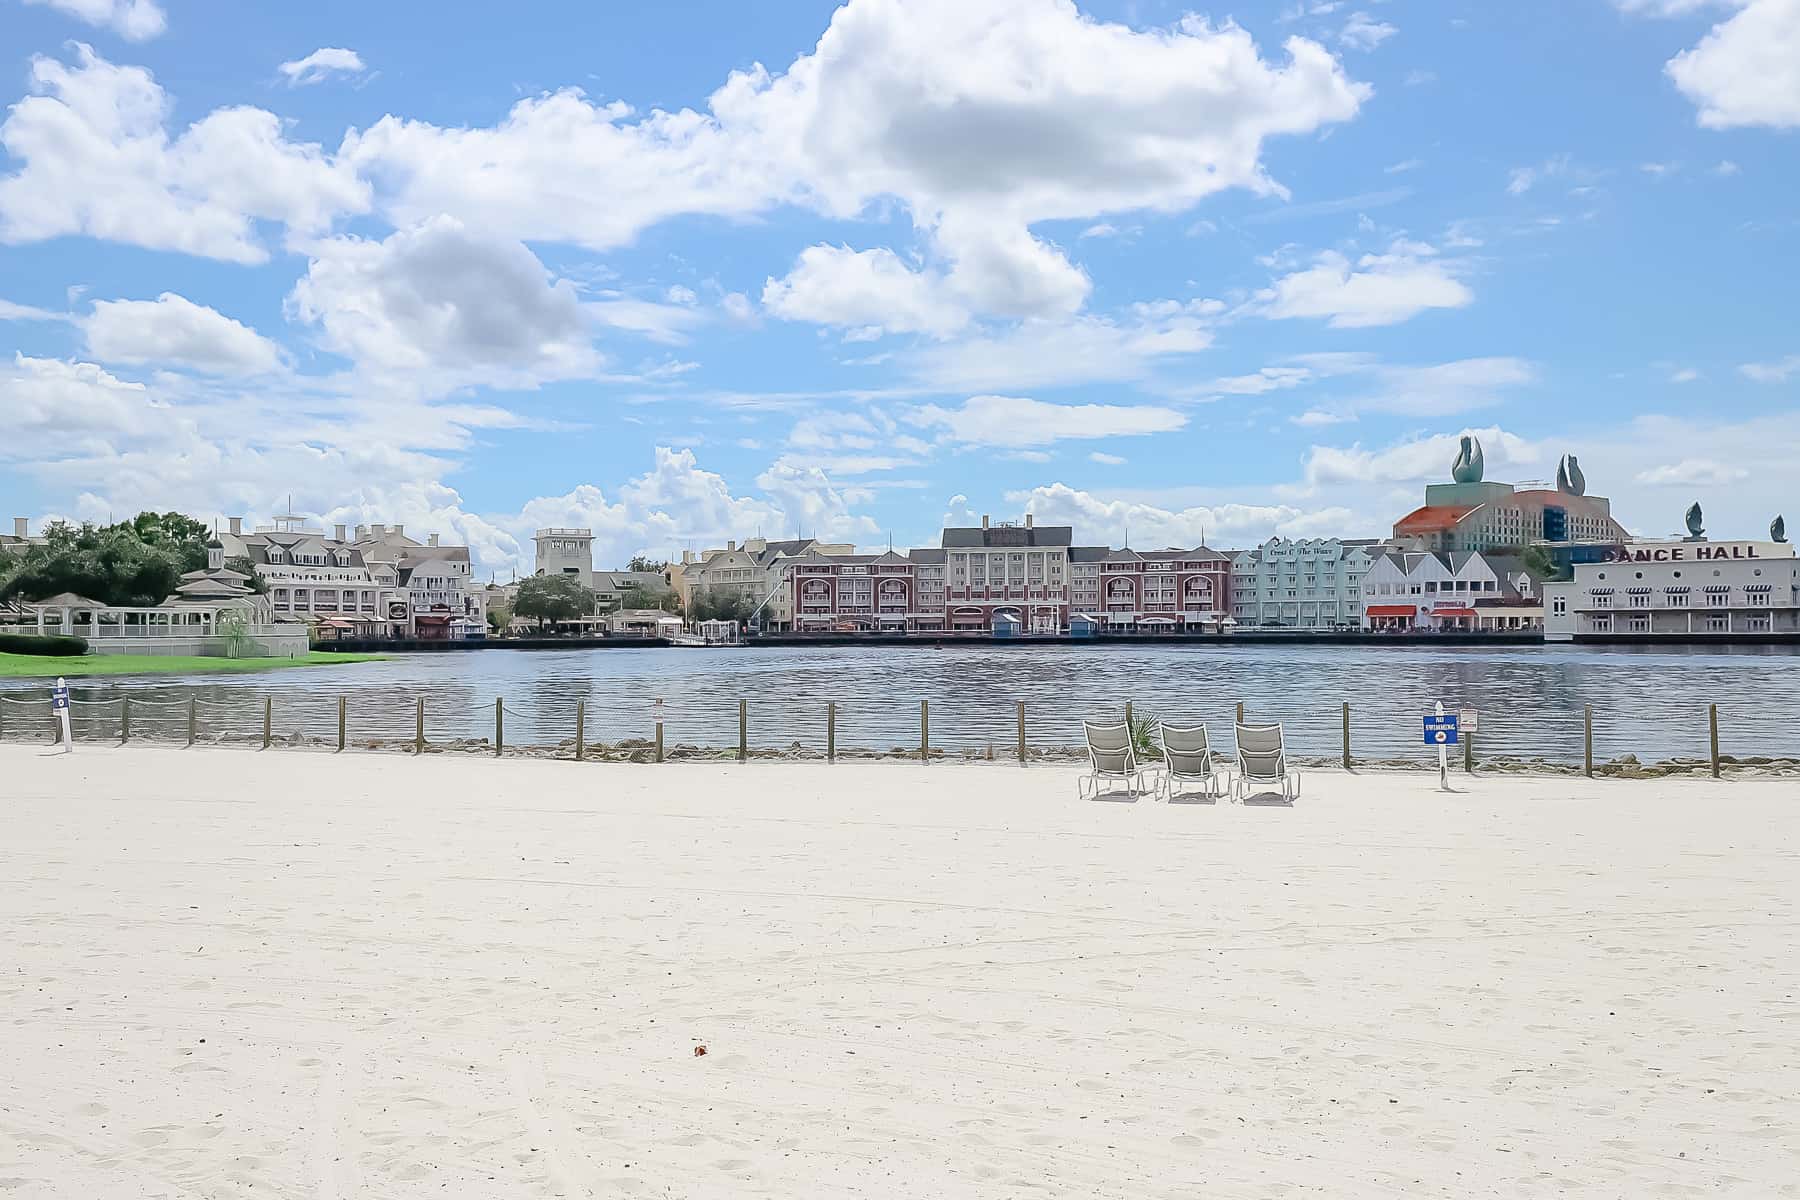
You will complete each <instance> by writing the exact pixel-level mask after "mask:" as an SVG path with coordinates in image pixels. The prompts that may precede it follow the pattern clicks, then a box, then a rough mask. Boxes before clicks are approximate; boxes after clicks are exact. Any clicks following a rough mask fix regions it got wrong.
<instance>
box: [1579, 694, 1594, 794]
mask: <svg viewBox="0 0 1800 1200" xmlns="http://www.w3.org/2000/svg"><path fill="white" fill-rule="evenodd" d="M1581 741H1582V747H1583V749H1582V763H1583V768H1584V770H1585V771H1586V772H1587V777H1588V778H1589V779H1592V778H1593V777H1594V706H1593V705H1591V704H1584V705H1582V706H1581Z"/></svg>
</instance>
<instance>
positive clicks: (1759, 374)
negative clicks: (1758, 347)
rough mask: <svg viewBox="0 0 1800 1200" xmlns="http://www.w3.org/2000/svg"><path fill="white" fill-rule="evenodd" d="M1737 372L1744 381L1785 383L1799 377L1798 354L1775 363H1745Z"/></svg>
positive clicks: (1799, 357) (1799, 359) (1799, 356)
mask: <svg viewBox="0 0 1800 1200" xmlns="http://www.w3.org/2000/svg"><path fill="white" fill-rule="evenodd" d="M1738 371H1739V373H1741V374H1742V375H1743V376H1744V378H1745V379H1750V380H1754V381H1755V382H1757V383H1786V382H1787V381H1788V380H1790V379H1792V378H1794V377H1795V376H1796V375H1800V354H1790V355H1788V356H1787V357H1786V358H1783V359H1777V360H1776V361H1775V362H1766V363H1745V364H1744V365H1742V366H1741V367H1739V368H1738Z"/></svg>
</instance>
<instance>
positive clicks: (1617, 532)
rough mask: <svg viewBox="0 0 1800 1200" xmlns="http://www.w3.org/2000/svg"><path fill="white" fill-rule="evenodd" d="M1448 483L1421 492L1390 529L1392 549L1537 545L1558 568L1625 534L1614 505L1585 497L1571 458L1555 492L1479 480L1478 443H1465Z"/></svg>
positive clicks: (1595, 555)
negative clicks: (1550, 555)
mask: <svg viewBox="0 0 1800 1200" xmlns="http://www.w3.org/2000/svg"><path fill="white" fill-rule="evenodd" d="M1462 441H1463V448H1462V453H1461V455H1459V456H1458V458H1457V461H1456V465H1455V466H1454V467H1453V468H1452V470H1451V482H1449V483H1434V484H1430V485H1428V486H1427V487H1426V488H1425V503H1424V505H1423V506H1421V507H1419V508H1416V509H1414V510H1413V511H1412V512H1410V513H1407V514H1406V515H1405V516H1404V517H1401V518H1400V519H1399V520H1398V521H1396V522H1394V534H1393V537H1392V538H1391V539H1390V541H1391V543H1392V544H1393V545H1395V546H1398V547H1400V548H1402V549H1406V550H1429V551H1446V552H1454V551H1459V550H1494V549H1523V548H1524V547H1526V546H1534V545H1541V546H1545V547H1547V548H1551V549H1552V550H1553V551H1555V555H1554V557H1556V558H1557V559H1558V561H1560V562H1565V563H1567V562H1575V561H1582V560H1584V559H1592V558H1599V557H1603V556H1604V554H1605V553H1606V551H1607V548H1608V547H1611V546H1616V545H1618V544H1619V543H1620V542H1623V541H1624V540H1625V539H1626V538H1627V537H1628V536H1629V535H1628V534H1627V533H1626V532H1625V528H1624V526H1622V525H1620V524H1619V523H1618V522H1617V521H1615V520H1613V516H1612V503H1611V502H1610V501H1609V500H1607V499H1606V498H1605V497H1603V496H1589V495H1588V494H1587V482H1586V480H1585V479H1583V478H1582V476H1581V468H1580V467H1579V465H1577V463H1576V461H1575V459H1574V458H1573V457H1572V456H1571V457H1566V458H1564V459H1563V461H1562V464H1561V466H1560V467H1559V468H1558V472H1557V475H1558V477H1557V482H1556V485H1555V486H1554V487H1552V486H1551V485H1548V484H1544V483H1537V482H1529V483H1521V484H1517V485H1514V484H1510V483H1489V482H1484V481H1483V479H1482V471H1483V465H1482V456H1481V443H1480V442H1479V441H1478V440H1477V439H1476V438H1474V437H1464V438H1463V439H1462Z"/></svg>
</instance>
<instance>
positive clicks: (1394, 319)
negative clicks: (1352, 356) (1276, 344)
mask: <svg viewBox="0 0 1800 1200" xmlns="http://www.w3.org/2000/svg"><path fill="white" fill-rule="evenodd" d="M1458 273H1459V268H1458V266H1457V265H1456V264H1455V263H1452V262H1447V261H1445V260H1443V259H1440V258H1438V257H1437V251H1436V249H1435V248H1434V247H1432V246H1428V245H1424V244H1422V243H1417V242H1396V243H1394V245H1393V246H1392V247H1390V248H1389V250H1388V252H1387V253H1385V254H1364V255H1362V256H1361V257H1359V258H1357V259H1355V260H1354V261H1353V260H1351V259H1350V258H1348V257H1347V256H1345V255H1343V254H1340V253H1338V252H1337V251H1335V250H1328V251H1326V252H1325V253H1323V254H1320V255H1319V256H1318V258H1317V259H1315V260H1314V262H1313V264H1312V265H1311V266H1310V267H1307V268H1305V269H1303V270H1298V271H1293V272H1291V273H1289V274H1287V275H1284V276H1282V277H1281V278H1279V279H1277V280H1276V281H1275V282H1274V284H1273V285H1272V286H1270V287H1269V288H1267V289H1265V290H1263V291H1261V292H1259V293H1257V296H1256V302H1255V307H1256V309H1257V310H1258V311H1260V312H1261V313H1262V314H1264V315H1266V316H1269V317H1276V318H1284V317H1311V318H1315V319H1323V320H1324V321H1326V323H1327V324H1329V325H1330V326H1331V327H1332V328H1334V329H1360V328H1365V327H1368V326H1372V325H1396V324H1399V323H1400V322H1402V321H1407V320H1411V319H1412V318H1413V317H1415V316H1417V315H1419V314H1420V313H1422V312H1424V311H1426V310H1427V309H1433V308H1464V307H1466V306H1468V305H1469V304H1472V303H1473V302H1474V300H1475V293H1474V292H1473V291H1471V290H1470V289H1469V286H1468V285H1467V284H1465V283H1463V282H1462V280H1461V279H1459V278H1458V277H1457V275H1458Z"/></svg>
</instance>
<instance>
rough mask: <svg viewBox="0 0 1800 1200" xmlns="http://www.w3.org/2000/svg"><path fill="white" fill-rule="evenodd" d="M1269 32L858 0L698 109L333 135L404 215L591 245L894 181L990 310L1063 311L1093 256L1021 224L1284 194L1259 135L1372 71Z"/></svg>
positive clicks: (837, 206)
mask: <svg viewBox="0 0 1800 1200" xmlns="http://www.w3.org/2000/svg"><path fill="white" fill-rule="evenodd" d="M1283 48H1284V50H1285V60H1284V61H1270V60H1268V59H1265V58H1263V57H1262V55H1261V53H1260V51H1259V49H1258V47H1257V46H1256V44H1255V42H1254V41H1253V40H1252V38H1251V37H1250V35H1249V34H1248V33H1246V32H1245V31H1243V30H1242V29H1240V28H1237V27H1236V26H1232V25H1227V26H1224V27H1220V28H1215V27H1213V26H1212V25H1210V24H1208V23H1207V22H1205V21H1204V20H1201V19H1199V18H1193V17H1190V18H1185V19H1183V20H1182V21H1181V22H1180V23H1179V24H1178V25H1177V26H1175V27H1174V28H1172V29H1166V30H1155V31H1148V32H1140V31H1135V30H1132V29H1129V28H1127V27H1125V26H1122V25H1116V24H1107V23H1103V22H1099V21H1096V20H1093V19H1090V18H1088V17H1085V16H1083V15H1082V14H1081V13H1080V12H1078V11H1077V9H1076V8H1075V6H1074V5H1073V4H1070V3H1066V2H1063V0H1006V2H1004V3H993V4H968V3H964V2H962V0H919V2H918V3H913V4H907V5H904V6H902V5H897V4H894V3H891V2H888V0H851V2H850V3H848V4H846V5H845V6H844V7H842V8H840V9H839V10H838V11H837V12H836V13H835V14H834V15H833V17H832V19H831V23H830V26H829V28H827V30H826V31H825V33H824V34H823V35H822V36H821V37H820V39H819V42H818V44H817V46H816V47H815V48H814V50H813V51H812V52H811V53H808V54H803V55H801V56H799V57H798V58H796V59H795V60H794V61H793V63H791V64H790V65H789V66H788V68H787V69H786V70H785V71H784V72H782V73H780V74H773V75H772V74H770V73H769V72H768V71H766V70H765V69H764V68H762V67H761V66H755V67H752V68H751V69H749V70H746V71H742V72H738V73H736V74H734V75H733V76H731V78H730V79H729V80H727V82H726V83H725V84H724V86H722V87H721V88H720V89H719V90H718V91H716V92H715V93H714V94H713V95H712V97H711V98H710V101H709V104H708V106H707V111H706V112H696V111H693V110H687V109H684V110H682V111H679V112H664V111H652V112H650V113H648V114H637V113H634V112H633V111H632V110H631V109H630V108H629V106H627V105H625V104H623V103H618V102H615V103H610V104H604V105H601V104H596V103H594V102H591V101H590V100H589V99H588V98H587V97H586V96H584V95H583V94H582V93H580V92H578V91H573V90H564V91H560V92H556V93H553V94H551V95H547V96H541V97H534V98H531V99H528V100H524V101H521V102H520V103H519V104H517V105H515V106H514V108H513V109H512V111H511V112H510V113H509V114H508V116H507V117H506V119H505V120H504V121H503V122H501V123H500V124H499V125H496V126H493V127H490V128H475V129H446V128H440V127H437V126H434V125H430V124H428V123H425V122H419V121H406V120H402V119H400V118H397V117H386V118H383V119H382V120H381V121H379V122H377V123H376V124H375V125H374V126H373V127H371V128H370V129H368V130H367V131H364V132H361V133H355V132H353V133H352V134H351V135H350V136H349V137H347V138H346V140H345V143H344V147H343V151H342V152H343V154H344V155H345V156H347V157H348V158H349V159H351V160H352V161H354V162H355V163H357V164H358V165H359V166H360V167H361V168H362V169H364V170H365V171H366V172H367V173H368V174H369V175H370V176H371V177H372V178H374V179H375V180H376V181H377V182H378V186H379V192H380V196H381V199H382V203H383V204H384V206H385V207H386V208H387V209H388V210H389V211H390V212H392V213H394V214H396V216H397V217H398V218H399V219H400V220H401V221H403V222H405V221H413V220H420V219H424V218H426V217H429V216H433V215H435V214H437V213H440V212H449V213H452V214H455V215H458V216H460V217H462V218H463V219H464V220H466V221H467V222H469V224H470V225H471V226H474V227H481V228H491V229H495V230H498V231H504V232H505V233H507V234H508V235H510V236H513V237H518V238H521V239H526V240H536V239H544V240H557V241H568V242H575V243H578V244H581V245H584V246H588V247H591V248H595V249H609V248H612V247H615V246H618V245H621V244H624V243H626V242H628V241H630V240H631V239H632V238H633V237H635V236H636V234H637V233H638V231H640V230H641V229H643V228H645V227H646V226H648V225H650V224H652V223H654V222H656V221H659V220H662V219H664V218H666V217H668V216H671V215H674V214H677V213H710V214H715V215H724V216H733V215H745V214H749V213H754V212H757V211H761V210H763V209H766V208H768V207H770V206H772V205H775V204H778V203H783V202H800V203H804V204H807V205H809V206H811V207H813V208H816V209H819V210H821V211H823V212H825V213H827V214H828V215H831V216H834V217H845V218H848V217H855V216H857V215H859V214H861V213H862V212H864V211H865V210H866V209H867V208H868V207H869V206H870V205H871V204H873V203H875V202H877V201H879V200H881V199H882V198H885V197H894V198H898V199H899V200H900V201H901V202H902V203H903V204H904V205H905V206H906V208H907V209H908V211H909V212H910V213H911V215H912V218H913V221H914V223H915V225H916V226H918V227H919V228H920V229H922V230H925V231H927V232H928V233H930V234H931V235H932V236H933V238H934V244H935V245H936V246H937V247H938V249H939V252H940V253H941V254H943V255H944V256H945V257H946V258H947V259H949V260H950V261H951V268H950V274H951V275H952V276H959V277H960V278H959V286H960V287H961V289H962V291H963V294H964V295H965V296H967V297H969V298H970V299H971V300H972V301H973V302H975V303H977V304H978V305H979V306H981V307H982V308H983V309H984V310H991V311H996V312H1013V313H1033V314H1036V313H1042V312H1044V311H1046V310H1049V309H1057V310H1061V311H1067V310H1068V307H1069V305H1070V303H1071V298H1072V297H1079V296H1082V295H1085V294H1086V290H1087V288H1086V282H1085V277H1084V276H1082V275H1081V274H1080V272H1079V271H1078V270H1077V269H1076V268H1074V267H1073V266H1072V265H1071V264H1069V263H1068V262H1067V260H1066V259H1064V258H1063V257H1062V255H1061V254H1060V253H1059V252H1057V251H1055V250H1054V249H1053V248H1051V247H1049V246H1048V245H1047V244H1045V243H1043V242H1041V241H1038V240H1037V239H1035V238H1033V237H1032V236H1031V235H1030V234H1029V233H1028V232H1027V230H1028V227H1029V226H1030V225H1032V224H1033V223H1035V222H1038V221H1045V220H1054V219H1091V218H1094V217H1096V216H1099V215H1101V214H1104V213H1108V212H1118V211H1126V210H1135V209H1153V210H1157V211H1165V212H1173V211H1179V210H1181V209H1183V208H1186V207H1188V206H1190V205H1192V204H1193V203H1194V202H1196V201H1197V200H1200V199H1202V198H1204V197H1206V196H1209V195H1212V194H1214V193H1216V192H1219V191H1222V190H1224V189H1227V188H1246V189H1249V190H1251V191H1254V192H1256V193H1259V194H1279V193H1280V190H1281V189H1280V188H1279V186H1278V185H1277V184H1276V183H1275V182H1274V181H1273V180H1271V179H1270V178H1269V177H1268V175H1267V174H1266V172H1265V171H1264V169H1263V167H1262V165H1261V162H1260V152H1261V147H1262V144H1263V142H1264V140H1265V139H1267V138H1270V137H1278V136H1282V135H1296V134H1306V133H1311V132H1313V131H1316V130H1317V129H1319V128H1320V127H1322V126H1324V125H1328V124H1331V123H1335V122H1340V121H1345V120H1348V119H1350V118H1351V117H1353V116H1355V114H1356V112H1357V110H1358V108H1359V107H1360V105H1361V102H1362V100H1363V98H1364V97H1365V96H1367V95H1368V94H1369V90H1368V88H1367V87H1365V86H1363V85H1361V84H1356V83H1353V82H1351V81H1350V80H1349V79H1348V78H1347V77H1346V76H1345V75H1344V73H1343V70H1342V68H1341V67H1340V65H1339V64H1338V62H1337V61H1336V60H1335V59H1334V58H1333V57H1332V56H1331V55H1330V54H1329V53H1328V52H1326V51H1325V50H1324V49H1323V48H1322V47H1321V46H1319V45H1318V44H1317V43H1315V42H1312V41H1308V40H1306V39H1304V38H1290V39H1289V40H1288V41H1287V42H1286V43H1285V45H1284V47H1283ZM1101 97H1104V103H1097V102H1096V101H1097V99H1099V98H1101ZM596 196H604V197H606V203H603V204H596V203H593V202H592V200H593V198H594V197H596Z"/></svg>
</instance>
